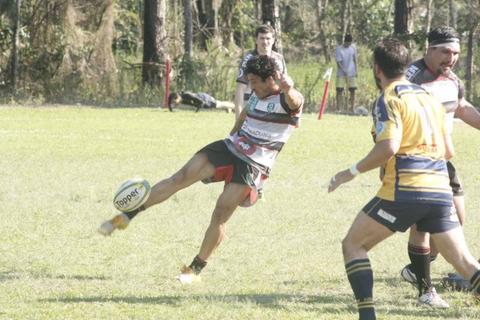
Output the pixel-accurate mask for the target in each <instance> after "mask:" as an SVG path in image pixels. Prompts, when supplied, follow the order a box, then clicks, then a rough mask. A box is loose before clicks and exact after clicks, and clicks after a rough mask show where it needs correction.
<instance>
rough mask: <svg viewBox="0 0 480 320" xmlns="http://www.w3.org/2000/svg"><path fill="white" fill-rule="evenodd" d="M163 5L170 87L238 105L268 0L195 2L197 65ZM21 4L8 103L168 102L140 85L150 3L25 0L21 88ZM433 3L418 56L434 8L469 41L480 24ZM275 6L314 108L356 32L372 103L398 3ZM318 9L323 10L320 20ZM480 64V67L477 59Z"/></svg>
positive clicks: (415, 34) (159, 90) (7, 64)
mask: <svg viewBox="0 0 480 320" xmlns="http://www.w3.org/2000/svg"><path fill="white" fill-rule="evenodd" d="M17 1H19V0H17ZM145 1H148V0H145ZM165 1H167V2H166V3H167V9H166V10H167V12H166V17H167V18H166V19H167V23H166V24H165V25H166V28H167V30H166V31H167V41H166V43H167V45H166V48H164V51H165V53H167V54H168V55H169V56H170V58H171V60H172V73H171V77H172V85H171V87H172V90H186V89H188V90H194V91H206V92H209V93H210V94H212V95H214V96H216V97H217V98H219V99H225V100H226V99H228V100H231V99H232V98H233V93H234V89H235V75H236V72H237V70H236V69H237V65H238V61H239V59H240V57H241V55H242V54H243V53H244V52H245V50H248V49H250V48H252V47H253V45H254V42H253V37H252V33H253V30H254V29H255V27H256V26H257V25H258V24H259V23H260V20H259V19H260V18H259V17H260V14H259V12H258V10H259V5H258V4H259V2H260V0H253V1H239V0H222V1H212V0H210V1H192V7H193V21H192V22H193V26H194V29H193V31H194V34H193V41H194V42H193V44H194V49H193V56H192V57H191V59H190V58H189V59H186V57H185V56H184V52H183V50H184V46H183V42H184V21H183V20H184V19H183V16H184V15H183V1H181V0H165ZM15 2H16V1H4V2H1V4H0V50H1V52H2V53H1V55H0V68H1V69H0V70H1V71H2V72H1V73H0V96H1V97H2V98H3V99H2V100H3V101H29V102H38V103H58V102H62V103H89V104H96V105H159V104H161V103H162V101H163V92H164V91H163V86H162V87H148V86H144V85H143V84H142V77H141V67H142V49H143V31H142V30H143V17H144V16H143V9H144V3H145V2H144V1H143V0H122V1H114V0H89V1H86V0H23V1H21V6H20V14H19V22H20V28H19V30H18V31H19V32H18V46H17V47H18V71H17V73H18V77H17V80H16V82H15V84H16V90H15V91H13V90H12V87H13V86H12V72H13V69H12V65H13V64H12V57H13V54H14V51H13V47H14V46H13V41H14V31H15V22H16V10H15ZM200 2H202V3H210V4H211V5H212V6H214V5H215V4H216V5H217V6H218V7H217V8H216V11H215V12H216V13H217V15H216V19H217V25H218V30H213V31H212V30H210V29H208V28H207V27H206V26H205V25H202V24H201V22H200V21H201V19H200V14H199V7H198V5H199V3H200ZM428 2H429V1H413V3H414V8H413V11H412V20H413V21H412V30H411V32H412V33H411V35H410V36H409V39H410V40H409V44H410V46H411V48H412V51H413V55H414V56H418V55H421V52H422V50H423V49H424V44H425V31H426V28H427V13H428V12H430V14H431V18H432V20H431V21H432V22H431V25H432V26H436V25H439V24H445V23H448V24H451V25H454V26H455V27H456V28H457V29H458V30H459V31H460V32H461V33H462V35H464V37H463V38H464V39H463V42H464V43H465V44H466V38H467V36H468V33H469V32H471V31H472V30H471V29H472V26H475V28H477V26H478V10H477V9H478V3H477V2H476V1H447V0H442V1H441V0H433V1H432V0H430V2H431V3H432V6H431V7H430V11H428V12H427V9H428V8H427V4H426V3H428ZM277 4H278V7H279V12H280V20H281V26H282V34H281V35H282V36H281V39H282V47H283V53H284V55H285V57H286V60H287V64H288V66H289V67H288V69H289V71H290V73H292V74H293V75H294V76H295V80H296V81H297V84H298V85H299V87H300V89H301V90H302V91H303V92H304V93H305V94H306V96H307V102H308V105H309V106H310V107H311V108H314V105H315V104H316V103H317V102H318V100H319V99H320V96H321V93H322V83H321V75H322V74H323V72H324V71H325V70H326V69H327V67H329V66H332V67H335V65H334V63H333V60H332V54H333V51H334V47H335V45H337V43H339V42H340V40H341V39H342V36H343V34H344V33H345V31H347V32H349V33H352V34H353V36H354V39H355V42H356V44H357V46H358V47H359V48H360V51H361V54H362V56H361V57H360V59H361V64H360V69H361V70H360V75H365V76H361V77H359V85H360V88H362V90H364V94H362V95H361V97H360V101H359V102H360V103H361V104H368V103H369V99H370V98H371V97H372V96H374V95H375V88H374V86H373V85H372V84H371V83H370V82H371V81H370V80H371V79H370V77H369V76H368V75H369V74H370V67H371V66H370V57H369V54H370V53H369V50H370V48H371V47H372V46H373V44H374V43H375V41H376V40H377V39H378V38H380V37H382V36H385V35H389V34H391V33H392V32H393V15H394V8H393V2H392V1H387V0H362V1H351V0H343V1H327V0H323V1H322V0H315V1H314V0H307V1H293V0H280V1H277ZM319 6H321V8H322V9H323V15H322V16H321V17H319V14H318V12H319V11H318V9H319ZM472 10H473V11H472ZM472 23H473V24H472ZM320 27H321V29H320ZM477 29H478V28H477ZM473 34H474V40H478V32H476V29H475V30H473ZM322 35H323V38H322ZM322 39H324V40H322ZM463 47H464V48H465V46H463ZM477 48H478V41H475V42H474V46H473V49H477ZM474 53H475V51H474ZM465 54H466V50H464V52H463V55H465ZM476 56H478V54H477V55H476ZM463 60H465V59H463ZM475 62H477V64H478V58H477V61H475ZM307 65H308V68H306V67H305V66H307ZM464 67H465V62H464V61H461V62H460V63H459V66H458V69H457V72H458V73H459V74H460V75H461V76H464V75H465V71H464ZM473 75H475V72H474V73H473ZM473 80H474V79H473ZM473 83H475V81H473ZM471 90H472V94H473V100H478V94H477V92H478V91H479V89H478V88H477V87H475V86H473V88H472V89H471Z"/></svg>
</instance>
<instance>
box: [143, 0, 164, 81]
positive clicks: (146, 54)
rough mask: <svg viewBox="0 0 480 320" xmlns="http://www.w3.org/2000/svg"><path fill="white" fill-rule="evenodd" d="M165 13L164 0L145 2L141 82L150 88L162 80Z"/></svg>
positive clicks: (148, 0) (146, 0)
mask: <svg viewBox="0 0 480 320" xmlns="http://www.w3.org/2000/svg"><path fill="white" fill-rule="evenodd" d="M165 11H166V0H145V12H144V33H143V66H142V81H143V83H144V84H149V85H151V86H159V85H160V84H161V82H162V79H163V74H162V68H161V64H163V62H164V60H165V47H166V43H165V42H166V30H165Z"/></svg>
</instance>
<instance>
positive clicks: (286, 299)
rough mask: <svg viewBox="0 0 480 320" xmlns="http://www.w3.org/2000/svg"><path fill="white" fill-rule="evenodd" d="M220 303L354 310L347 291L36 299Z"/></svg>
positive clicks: (423, 312)
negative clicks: (329, 292) (309, 293)
mask: <svg viewBox="0 0 480 320" xmlns="http://www.w3.org/2000/svg"><path fill="white" fill-rule="evenodd" d="M192 300H193V301H194V302H196V303H199V304H202V303H209V304H211V303H223V304H229V305H231V308H243V307H247V306H252V305H256V306H258V307H263V308H268V309H278V310H281V309H288V310H290V309H292V304H293V305H294V307H293V309H297V310H300V309H302V310H306V311H309V312H318V313H328V314H336V315H339V314H348V315H349V316H351V315H352V314H356V313H357V308H356V305H355V302H354V299H353V296H352V295H350V294H335V295H328V294H321V295H302V294H275V293H273V294H226V295H187V296H168V295H166V296H150V297H145V296H142V297H138V296H113V297H105V296H90V297H85V296H82V297H68V298H59V299H54V298H50V299H39V300H37V301H38V302H42V303H45V302H47V303H66V304H72V303H129V304H146V305H149V304H151V305H158V304H160V305H162V304H163V305H171V306H181V305H183V304H185V303H191V302H192ZM376 310H377V313H378V315H380V316H386V315H392V316H393V315H395V316H403V317H411V318H419V317H433V318H452V319H453V318H458V317H459V316H467V315H468V312H467V310H465V309H462V310H460V309H456V308H451V309H443V310H439V309H432V308H421V307H418V308H417V307H415V306H411V305H410V306H408V305H405V304H398V305H395V306H392V305H390V304H387V305H377V306H376Z"/></svg>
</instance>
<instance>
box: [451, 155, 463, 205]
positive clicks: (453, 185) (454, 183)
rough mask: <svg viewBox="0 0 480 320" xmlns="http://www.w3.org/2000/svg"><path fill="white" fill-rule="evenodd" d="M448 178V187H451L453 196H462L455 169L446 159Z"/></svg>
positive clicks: (460, 184) (461, 188)
mask: <svg viewBox="0 0 480 320" xmlns="http://www.w3.org/2000/svg"><path fill="white" fill-rule="evenodd" d="M447 170H448V178H450V187H451V188H452V192H453V196H454V197H458V196H463V194H464V193H463V187H462V183H461V182H460V179H459V178H458V175H457V170H456V169H455V167H454V166H453V164H452V163H451V162H450V161H447Z"/></svg>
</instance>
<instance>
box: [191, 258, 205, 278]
mask: <svg viewBox="0 0 480 320" xmlns="http://www.w3.org/2000/svg"><path fill="white" fill-rule="evenodd" d="M206 265H207V261H203V260H202V259H200V258H199V257H198V256H195V258H193V261H192V263H191V264H190V265H189V267H190V268H191V269H192V270H193V273H195V274H199V273H200V272H202V269H203V268H205V266H206Z"/></svg>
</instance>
